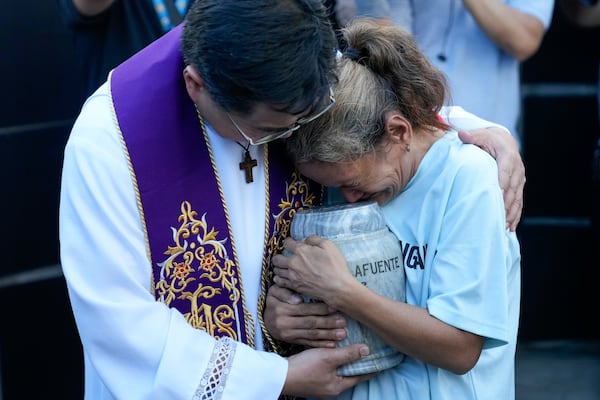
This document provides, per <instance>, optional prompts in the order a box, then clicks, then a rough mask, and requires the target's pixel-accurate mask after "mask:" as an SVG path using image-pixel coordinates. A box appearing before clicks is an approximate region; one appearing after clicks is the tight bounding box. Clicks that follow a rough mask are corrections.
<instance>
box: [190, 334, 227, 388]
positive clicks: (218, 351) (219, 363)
mask: <svg viewBox="0 0 600 400" xmlns="http://www.w3.org/2000/svg"><path fill="white" fill-rule="evenodd" d="M235 350H236V342H235V340H233V339H231V338H230V337H227V336H225V337H222V338H221V339H219V340H217V343H216V344H215V347H214V349H213V353H212V355H211V357H210V361H209V362H208V366H207V368H206V371H204V375H203V376H202V380H200V384H199V385H198V389H197V390H196V393H195V394H194V397H193V400H219V399H220V398H221V397H222V396H223V391H224V390H225V382H226V381H227V377H228V376H229V370H230V368H231V364H232V363H233V357H234V356H235Z"/></svg>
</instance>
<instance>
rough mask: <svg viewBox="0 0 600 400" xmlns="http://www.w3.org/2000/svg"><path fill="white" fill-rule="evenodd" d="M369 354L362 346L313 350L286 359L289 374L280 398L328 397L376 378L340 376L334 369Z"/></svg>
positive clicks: (368, 376)
mask: <svg viewBox="0 0 600 400" xmlns="http://www.w3.org/2000/svg"><path fill="white" fill-rule="evenodd" d="M368 354H369V348H368V347H367V346H366V345H364V344H353V345H349V346H345V347H339V348H336V349H323V348H314V349H308V350H304V351H303V352H300V353H298V354H295V355H293V356H291V357H290V358H288V361H289V363H288V372H287V377H286V380H285V384H284V385H283V391H282V394H286V395H293V396H301V397H319V398H321V397H331V396H337V395H338V394H340V393H341V392H343V391H344V390H346V389H348V388H350V387H352V386H354V385H356V384H357V383H360V382H362V381H365V380H367V379H370V378H372V377H373V376H375V374H367V375H357V376H340V375H338V374H337V369H338V368H339V367H340V366H342V365H344V364H347V363H350V362H354V361H357V360H360V359H361V358H362V357H365V356H367V355H368Z"/></svg>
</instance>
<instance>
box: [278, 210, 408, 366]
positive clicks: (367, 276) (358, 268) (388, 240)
mask: <svg viewBox="0 0 600 400" xmlns="http://www.w3.org/2000/svg"><path fill="white" fill-rule="evenodd" d="M290 233H291V236H292V237H293V238H294V239H296V240H302V239H304V238H306V237H308V236H310V235H318V236H321V237H323V238H326V239H329V240H331V241H332V242H334V243H335V244H336V246H337V247H338V248H339V249H340V251H341V252H342V254H343V255H344V257H345V259H346V261H347V264H348V268H349V269H350V272H351V273H352V275H354V277H355V278H356V279H358V280H359V281H360V282H361V283H362V284H363V285H366V286H367V287H369V288H370V289H371V290H373V291H375V292H377V293H379V294H382V295H384V296H387V297H389V298H392V299H394V300H397V301H402V302H404V301H406V288H405V279H406V278H405V274H404V269H403V267H402V261H401V260H402V249H401V247H400V243H399V242H398V239H397V238H396V236H394V234H393V233H392V232H391V231H390V230H389V229H388V227H387V225H386V223H385V220H384V218H383V214H382V212H381V209H380V208H379V206H378V205H377V203H376V202H361V203H353V204H343V205H333V206H323V207H316V208H311V209H306V210H302V211H299V212H298V213H296V215H295V216H294V219H293V220H292V225H291V228H290ZM304 300H305V301H313V300H312V299H310V298H308V297H305V298H304ZM347 330H348V337H347V338H346V339H345V340H343V341H340V342H338V346H346V345H348V344H352V343H367V344H368V345H369V347H370V349H371V353H370V354H369V356H367V357H365V358H363V359H361V360H359V361H356V362H354V363H350V364H346V365H344V366H342V367H341V368H340V369H339V371H338V372H339V374H340V375H343V376H351V375H360V374H366V373H371V372H379V371H383V370H385V369H387V368H391V367H394V366H396V365H398V364H399V363H401V362H402V360H404V354H402V353H400V352H398V351H397V350H395V349H394V348H392V347H391V346H389V345H387V344H386V343H384V342H383V340H381V338H379V336H378V335H376V334H375V333H374V332H371V331H370V330H369V329H368V328H367V327H365V326H364V325H362V324H360V323H359V322H357V321H355V320H353V319H351V318H349V319H348V329H347Z"/></svg>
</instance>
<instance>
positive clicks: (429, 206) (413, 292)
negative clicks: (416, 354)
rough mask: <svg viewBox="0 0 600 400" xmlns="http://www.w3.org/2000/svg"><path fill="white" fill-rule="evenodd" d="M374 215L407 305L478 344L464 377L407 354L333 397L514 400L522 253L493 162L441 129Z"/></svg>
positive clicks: (477, 149) (354, 398)
mask: <svg viewBox="0 0 600 400" xmlns="http://www.w3.org/2000/svg"><path fill="white" fill-rule="evenodd" d="M383 212H384V215H385V217H386V221H387V223H388V225H389V226H390V229H391V230H392V231H393V232H394V234H395V235H396V236H397V237H398V239H399V241H400V244H401V247H402V249H403V262H404V269H405V271H406V296H407V299H406V301H407V303H409V304H413V305H418V306H421V307H423V308H427V309H428V310H429V313H430V314H431V315H433V316H434V317H436V318H438V319H440V320H442V321H444V322H445V323H447V324H449V325H452V326H455V327H457V328H460V329H463V330H466V331H469V332H472V333H475V334H477V335H481V336H483V337H485V342H484V350H483V352H482V354H481V357H480V359H479V361H478V362H477V364H476V365H475V367H474V368H473V369H472V370H471V371H469V372H467V373H466V374H464V375H457V374H454V373H451V372H449V371H446V370H443V369H440V368H436V367H434V366H431V365H426V364H424V363H423V362H421V361H418V360H415V359H413V358H410V357H407V358H406V359H405V361H404V362H403V363H402V364H400V365H399V366H397V367H395V368H392V369H390V370H387V371H384V372H382V373H380V374H379V375H377V376H376V377H375V378H373V379H371V380H369V381H366V382H363V383H361V384H359V385H358V386H356V387H355V388H354V391H353V393H352V391H348V392H345V393H343V394H342V395H341V396H340V397H339V398H340V399H353V400H356V399H369V400H388V399H418V400H420V399H434V400H440V399H448V400H450V399H451V400H456V399H460V400H469V399H485V400H489V399H502V400H511V399H514V395H515V394H514V393H515V392H514V390H515V387H514V386H515V382H514V362H515V361H514V356H515V346H516V340H517V329H518V321H519V303H520V261H521V257H520V249H519V243H518V241H517V237H516V235H515V233H514V232H510V231H508V230H507V229H506V228H505V224H506V222H505V211H504V203H503V200H502V193H501V190H500V188H499V186H498V170H497V166H496V162H495V161H494V160H493V159H492V157H491V156H490V155H489V154H487V153H485V152H484V151H483V150H481V149H479V148H478V147H476V146H474V145H468V144H463V143H462V142H461V141H460V139H459V138H458V135H457V134H456V132H454V131H451V132H448V133H447V134H446V135H445V136H444V137H443V138H441V139H439V140H438V141H437V142H435V144H434V145H433V146H432V147H431V149H430V150H429V151H428V153H427V154H426V155H425V157H424V158H423V160H422V162H421V164H420V166H419V169H418V170H417V173H416V174H415V176H414V177H413V178H412V180H411V181H410V182H409V184H408V185H407V187H406V188H405V190H404V191H403V192H402V193H401V194H400V195H399V196H398V197H397V198H395V199H394V200H392V201H391V202H390V203H388V204H386V205H385V206H383Z"/></svg>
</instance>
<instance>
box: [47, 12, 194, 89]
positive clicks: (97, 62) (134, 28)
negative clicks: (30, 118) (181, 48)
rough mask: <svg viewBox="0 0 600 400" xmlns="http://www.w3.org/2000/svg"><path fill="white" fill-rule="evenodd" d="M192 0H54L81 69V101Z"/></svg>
mask: <svg viewBox="0 0 600 400" xmlns="http://www.w3.org/2000/svg"><path fill="white" fill-rule="evenodd" d="M192 1H193V0H58V5H59V10H60V13H61V15H62V17H63V20H64V21H65V23H66V25H67V27H68V28H69V30H70V31H71V32H72V34H73V43H74V46H75V54H76V56H77V59H78V60H79V62H80V65H81V71H82V81H83V82H82V83H83V88H82V100H85V98H87V97H88V96H89V95H91V94H92V93H93V92H94V91H95V90H96V89H97V88H98V87H99V86H100V85H101V84H102V83H104V81H106V77H107V76H108V72H109V71H110V70H111V69H113V68H114V67H116V66H117V65H119V64H120V63H121V62H123V61H124V60H125V59H127V58H128V57H130V56H132V55H133V54H134V53H135V52H137V51H138V50H141V49H142V48H143V47H145V46H147V45H148V44H150V43H151V42H152V41H154V40H155V39H158V38H159V37H160V36H162V35H163V34H164V33H165V32H168V31H169V30H171V29H172V28H173V27H174V26H176V25H178V24H179V23H180V22H181V21H182V20H183V17H184V16H185V14H186V13H187V10H188V9H189V6H190V4H191V3H192Z"/></svg>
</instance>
